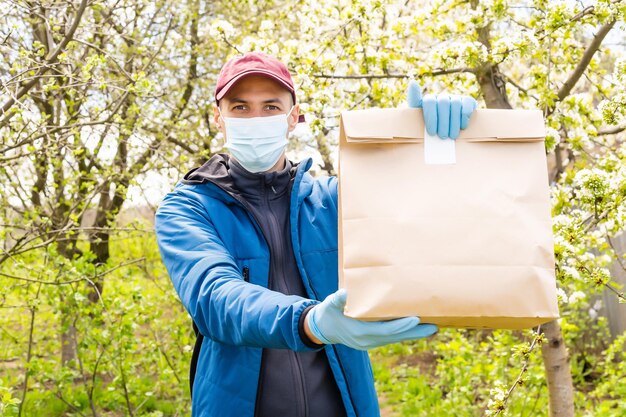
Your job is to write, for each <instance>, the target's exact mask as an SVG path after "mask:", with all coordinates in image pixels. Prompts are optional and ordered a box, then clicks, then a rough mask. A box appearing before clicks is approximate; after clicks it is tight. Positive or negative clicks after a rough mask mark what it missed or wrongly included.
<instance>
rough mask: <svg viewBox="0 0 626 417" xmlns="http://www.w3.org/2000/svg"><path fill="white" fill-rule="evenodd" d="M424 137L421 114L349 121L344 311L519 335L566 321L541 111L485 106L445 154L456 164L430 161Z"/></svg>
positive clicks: (343, 206) (345, 116)
mask: <svg viewBox="0 0 626 417" xmlns="http://www.w3.org/2000/svg"><path fill="white" fill-rule="evenodd" d="M425 136H427V135H425V131H424V123H423V116H422V113H421V110H417V109H370V110H360V111H349V112H344V113H342V116H341V130H340V152H339V172H340V174H339V190H340V191H339V210H340V215H339V216H340V218H339V222H340V226H339V276H340V286H341V287H344V288H346V289H347V291H348V302H347V306H346V314H347V315H349V316H351V317H355V318H360V319H372V320H379V319H390V318H395V317H404V316H410V315H417V316H420V318H421V319H422V321H423V322H429V323H435V324H438V325H440V326H447V327H473V328H511V329H517V328H526V327H532V326H536V325H538V324H540V323H544V322H547V321H550V320H554V319H555V318H557V317H558V309H557V302H556V284H555V275H554V254H553V241H552V226H551V225H552V222H551V218H550V195H549V186H548V177H547V167H546V156H545V150H544V137H545V129H544V124H543V119H542V115H541V112H540V111H531V110H482V109H481V110H477V111H476V112H475V114H474V115H473V116H472V119H471V121H470V125H469V126H468V128H467V129H466V130H463V131H461V135H460V137H459V138H458V139H457V140H456V141H454V142H453V143H447V144H446V147H445V148H446V149H444V150H443V152H454V153H455V157H454V158H452V159H447V160H448V161H454V162H453V163H441V162H436V163H431V162H429V158H430V157H429V141H428V138H426V139H427V140H425V139H424V138H425ZM437 140H442V139H438V138H437ZM446 140H447V141H451V140H450V139H446ZM435 144H437V143H435ZM430 152H442V151H441V150H435V151H432V150H431V151H430ZM444 160H446V159H444Z"/></svg>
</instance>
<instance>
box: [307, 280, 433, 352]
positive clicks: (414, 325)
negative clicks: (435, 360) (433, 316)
mask: <svg viewBox="0 0 626 417" xmlns="http://www.w3.org/2000/svg"><path fill="white" fill-rule="evenodd" d="M347 295H348V294H347V292H346V290H344V289H340V290H339V291H337V292H335V293H333V294H331V295H329V296H328V297H326V299H325V300H324V301H322V302H321V303H320V304H318V305H316V306H315V307H313V308H312V309H311V310H310V311H309V314H308V315H307V316H306V320H307V324H308V327H309V330H310V331H311V333H312V334H313V336H315V337H316V338H318V339H319V340H320V341H321V342H322V343H325V344H335V343H341V344H343V345H346V346H349V347H351V348H353V349H358V350H368V349H372V348H375V347H378V346H382V345H387V344H390V343H396V342H400V341H403V340H410V339H420V338H423V337H428V336H432V335H433V334H435V333H436V332H437V329H438V328H437V326H435V325H434V324H419V323H420V320H419V318H417V317H405V318H401V319H396V320H390V321H362V320H357V319H353V318H350V317H346V316H344V314H343V308H344V307H345V305H346V297H347Z"/></svg>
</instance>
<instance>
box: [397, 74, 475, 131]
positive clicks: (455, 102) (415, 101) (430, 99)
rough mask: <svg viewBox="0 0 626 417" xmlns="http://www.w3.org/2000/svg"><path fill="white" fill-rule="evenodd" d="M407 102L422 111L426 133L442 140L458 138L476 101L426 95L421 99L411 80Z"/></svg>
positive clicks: (467, 98)
mask: <svg viewBox="0 0 626 417" xmlns="http://www.w3.org/2000/svg"><path fill="white" fill-rule="evenodd" d="M407 101H408V103H409V107H412V108H416V109H420V108H422V109H423V111H424V122H425V123H426V131H427V132H428V133H429V134H431V135H437V136H439V137H440V138H442V139H445V138H452V139H456V138H458V137H459V133H460V130H461V129H465V128H466V127H467V125H468V123H469V119H470V117H471V116H472V113H473V112H474V110H475V109H476V107H477V103H476V100H474V99H473V98H472V97H469V96H456V95H453V96H450V95H448V94H439V95H434V94H426V95H425V96H424V98H423V99H422V89H421V88H420V86H419V84H418V83H417V82H416V81H413V80H412V81H410V82H409V91H408V93H407Z"/></svg>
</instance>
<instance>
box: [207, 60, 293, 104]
mask: <svg viewBox="0 0 626 417" xmlns="http://www.w3.org/2000/svg"><path fill="white" fill-rule="evenodd" d="M250 75H264V76H266V77H269V78H271V79H273V80H274V81H276V82H278V83H279V84H281V85H282V86H283V87H285V88H286V89H287V90H288V91H289V92H290V93H291V94H294V90H293V87H292V86H290V85H289V84H287V83H286V82H284V81H283V80H282V79H281V78H280V77H279V76H278V75H276V74H274V73H273V72H270V71H265V70H262V69H256V68H255V69H251V70H248V71H244V72H242V73H239V74H237V75H236V76H234V77H233V78H232V79H231V80H230V81H229V82H228V83H226V85H225V86H224V87H223V88H222V89H221V90H220V91H219V93H217V94H216V95H215V99H216V100H217V101H220V100H221V99H222V98H224V96H225V95H226V93H228V90H230V89H231V88H232V87H233V85H235V83H237V81H239V80H241V79H242V78H244V77H248V76H250Z"/></svg>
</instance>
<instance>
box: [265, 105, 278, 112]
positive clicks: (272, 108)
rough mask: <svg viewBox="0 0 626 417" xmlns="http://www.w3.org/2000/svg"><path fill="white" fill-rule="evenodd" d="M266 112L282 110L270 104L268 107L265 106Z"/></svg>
mask: <svg viewBox="0 0 626 417" xmlns="http://www.w3.org/2000/svg"><path fill="white" fill-rule="evenodd" d="M265 110H270V111H273V110H280V108H279V107H278V106H273V105H271V104H268V105H267V106H265Z"/></svg>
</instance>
